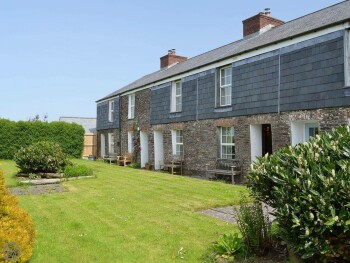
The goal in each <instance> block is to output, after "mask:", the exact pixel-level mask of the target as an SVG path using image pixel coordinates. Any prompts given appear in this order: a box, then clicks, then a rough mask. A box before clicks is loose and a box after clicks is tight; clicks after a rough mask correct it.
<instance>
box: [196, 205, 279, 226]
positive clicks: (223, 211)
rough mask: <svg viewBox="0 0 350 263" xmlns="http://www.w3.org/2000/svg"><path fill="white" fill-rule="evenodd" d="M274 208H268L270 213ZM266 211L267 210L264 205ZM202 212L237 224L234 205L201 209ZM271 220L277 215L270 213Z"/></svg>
mask: <svg viewBox="0 0 350 263" xmlns="http://www.w3.org/2000/svg"><path fill="white" fill-rule="evenodd" d="M272 211H273V209H272V208H271V207H269V208H268V213H271V212H272ZM264 212H266V209H265V205H264ZM201 213H202V214H205V215H208V216H211V217H214V218H217V219H220V220H223V221H226V222H229V223H231V224H237V221H236V219H235V216H234V212H233V207H232V206H225V207H217V208H209V209H207V210H204V211H201ZM269 217H270V221H273V220H275V217H274V216H273V215H271V214H269Z"/></svg>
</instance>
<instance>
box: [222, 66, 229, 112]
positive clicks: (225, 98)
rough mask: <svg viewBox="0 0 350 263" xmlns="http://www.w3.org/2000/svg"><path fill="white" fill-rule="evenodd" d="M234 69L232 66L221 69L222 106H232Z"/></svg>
mask: <svg viewBox="0 0 350 263" xmlns="http://www.w3.org/2000/svg"><path fill="white" fill-rule="evenodd" d="M231 87H232V68H231V66H228V67H224V68H220V69H219V101H220V106H221V107H222V106H229V105H231V93H232V90H231Z"/></svg>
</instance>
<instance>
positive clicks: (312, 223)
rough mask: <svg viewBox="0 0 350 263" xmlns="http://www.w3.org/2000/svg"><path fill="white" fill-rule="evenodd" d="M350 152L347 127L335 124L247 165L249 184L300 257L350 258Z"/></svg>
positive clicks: (329, 259)
mask: <svg viewBox="0 0 350 263" xmlns="http://www.w3.org/2000/svg"><path fill="white" fill-rule="evenodd" d="M349 157H350V132H349V128H348V127H339V128H338V129H336V130H333V131H332V132H331V133H329V134H327V133H323V134H321V135H317V136H316V137H315V138H311V139H310V140H309V142H307V143H304V144H300V145H297V146H295V147H291V146H290V147H285V148H283V149H281V150H279V151H277V152H276V153H274V154H273V155H272V156H268V155H266V156H264V157H261V158H258V160H257V162H256V163H254V164H253V165H252V172H251V173H250V175H249V176H248V180H249V182H250V185H249V187H250V188H251V189H252V190H253V191H254V195H255V197H256V198H258V199H259V200H261V201H264V202H266V203H267V204H269V205H270V206H272V207H273V208H275V209H276V211H275V215H276V217H277V220H278V222H279V226H280V228H282V229H283V234H284V236H285V238H286V239H287V241H289V242H291V244H292V245H293V246H294V247H295V250H296V251H297V252H299V253H300V254H301V255H302V257H303V258H310V257H317V258H318V259H321V260H326V261H328V262H349V261H350V158H349Z"/></svg>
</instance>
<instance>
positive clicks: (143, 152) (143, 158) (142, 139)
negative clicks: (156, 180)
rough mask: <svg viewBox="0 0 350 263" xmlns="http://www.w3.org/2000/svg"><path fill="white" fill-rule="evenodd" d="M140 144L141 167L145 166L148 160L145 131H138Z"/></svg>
mask: <svg viewBox="0 0 350 263" xmlns="http://www.w3.org/2000/svg"><path fill="white" fill-rule="evenodd" d="M140 144H141V168H143V167H145V165H146V163H147V162H148V134H147V132H143V131H141V132H140Z"/></svg>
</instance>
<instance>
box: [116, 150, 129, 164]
mask: <svg viewBox="0 0 350 263" xmlns="http://www.w3.org/2000/svg"><path fill="white" fill-rule="evenodd" d="M131 162H132V154H131V153H126V154H124V155H123V156H117V164H118V165H120V166H127V165H128V164H130V163H131Z"/></svg>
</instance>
